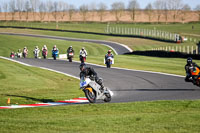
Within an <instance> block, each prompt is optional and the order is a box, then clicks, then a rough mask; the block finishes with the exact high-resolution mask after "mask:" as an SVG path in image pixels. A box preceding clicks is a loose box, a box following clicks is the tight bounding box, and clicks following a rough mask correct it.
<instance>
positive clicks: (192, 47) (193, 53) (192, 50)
mask: <svg viewBox="0 0 200 133" xmlns="http://www.w3.org/2000/svg"><path fill="white" fill-rule="evenodd" d="M191 54H194V52H193V46H192V48H191Z"/></svg>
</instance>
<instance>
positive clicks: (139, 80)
mask: <svg viewBox="0 0 200 133" xmlns="http://www.w3.org/2000/svg"><path fill="white" fill-rule="evenodd" d="M15 60H17V61H20V62H23V63H26V64H29V65H32V66H36V67H45V68H48V69H53V70H56V71H59V72H63V73H67V74H70V75H73V76H75V77H79V72H80V70H79V65H80V63H79V62H72V63H70V62H68V61H66V60H52V59H47V60H45V59H15ZM87 66H91V67H93V68H94V69H95V71H96V72H97V73H98V75H99V76H100V77H102V78H103V80H104V85H105V86H107V87H109V88H110V89H111V91H113V93H114V96H113V98H112V101H111V102H133V101H152V100H186V99H190V100H192V99H200V88H199V87H197V86H195V85H193V84H192V83H188V82H185V81H184V77H181V76H173V75H165V74H159V73H151V72H143V71H134V70H123V69H118V68H106V67H102V66H96V65H89V64H87ZM77 89H78V88H77Z"/></svg>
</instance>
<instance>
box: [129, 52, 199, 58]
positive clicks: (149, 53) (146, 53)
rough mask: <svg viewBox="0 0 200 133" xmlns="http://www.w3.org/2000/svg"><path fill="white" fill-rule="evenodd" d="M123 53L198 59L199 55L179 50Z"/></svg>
mask: <svg viewBox="0 0 200 133" xmlns="http://www.w3.org/2000/svg"><path fill="white" fill-rule="evenodd" d="M125 55H142V56H151V57H161V58H188V57H192V58H193V59H197V60H200V55H197V54H186V53H180V52H168V51H134V52H130V53H125Z"/></svg>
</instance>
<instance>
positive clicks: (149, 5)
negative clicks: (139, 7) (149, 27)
mask: <svg viewBox="0 0 200 133" xmlns="http://www.w3.org/2000/svg"><path fill="white" fill-rule="evenodd" d="M145 10H146V13H147V15H148V17H149V22H151V19H152V14H153V6H152V4H151V3H149V4H148V5H147V6H146V8H145Z"/></svg>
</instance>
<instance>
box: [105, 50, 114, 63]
mask: <svg viewBox="0 0 200 133" xmlns="http://www.w3.org/2000/svg"><path fill="white" fill-rule="evenodd" d="M109 57H111V58H114V55H113V54H112V53H111V50H108V53H107V54H106V55H105V61H106V60H107V59H108V58H109Z"/></svg>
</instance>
